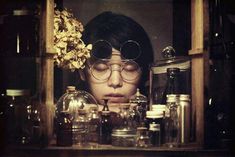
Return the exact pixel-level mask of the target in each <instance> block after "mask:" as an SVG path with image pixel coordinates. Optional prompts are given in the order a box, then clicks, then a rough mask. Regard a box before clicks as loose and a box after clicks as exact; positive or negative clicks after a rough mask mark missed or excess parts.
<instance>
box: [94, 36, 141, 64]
mask: <svg viewBox="0 0 235 157" xmlns="http://www.w3.org/2000/svg"><path fill="white" fill-rule="evenodd" d="M120 52H121V55H122V57H123V58H124V59H131V60H134V59H137V58H138V57H139V56H140V54H141V49H140V45H139V44H138V43H137V42H136V41H133V40H128V41H126V42H124V43H123V44H122V45H121V48H120ZM111 54H112V45H111V44H110V43H109V42H108V41H106V40H98V41H97V42H95V43H94V44H93V48H92V55H93V56H94V57H96V58H99V59H110V57H111Z"/></svg>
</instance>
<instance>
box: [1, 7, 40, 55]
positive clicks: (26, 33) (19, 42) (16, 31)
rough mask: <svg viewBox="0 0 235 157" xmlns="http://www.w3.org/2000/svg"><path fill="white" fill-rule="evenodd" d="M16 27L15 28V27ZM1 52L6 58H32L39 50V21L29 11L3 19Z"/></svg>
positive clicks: (18, 12)
mask: <svg viewBox="0 0 235 157" xmlns="http://www.w3.org/2000/svg"><path fill="white" fill-rule="evenodd" d="M16 25H17V27H15V26H16ZM3 29H4V31H3V37H4V40H2V41H3V44H2V52H4V53H1V55H2V54H3V55H4V56H7V57H19V56H27V57H33V56H35V54H36V53H37V51H38V48H39V46H38V45H39V19H38V18H37V16H35V15H34V13H33V11H31V10H29V9H17V10H13V12H12V14H10V15H8V16H5V17H4V27H3Z"/></svg>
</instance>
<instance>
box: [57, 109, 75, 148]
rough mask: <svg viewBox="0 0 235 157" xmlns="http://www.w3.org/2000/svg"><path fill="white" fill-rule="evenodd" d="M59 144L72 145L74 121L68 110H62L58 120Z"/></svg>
mask: <svg viewBox="0 0 235 157" xmlns="http://www.w3.org/2000/svg"><path fill="white" fill-rule="evenodd" d="M56 144H57V146H72V144H73V142H72V121H71V120H70V115H69V113H68V112H61V113H60V114H59V116H58V121H57V133H56Z"/></svg>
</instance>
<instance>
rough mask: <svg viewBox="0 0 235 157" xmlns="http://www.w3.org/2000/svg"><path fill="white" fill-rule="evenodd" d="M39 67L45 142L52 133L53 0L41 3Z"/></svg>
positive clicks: (49, 138) (48, 140) (45, 0)
mask: <svg viewBox="0 0 235 157" xmlns="http://www.w3.org/2000/svg"><path fill="white" fill-rule="evenodd" d="M41 7H42V8H41V44H40V47H41V58H40V60H41V62H40V64H41V69H40V77H41V79H40V80H41V81H40V84H41V85H40V86H41V88H40V94H41V103H42V105H43V107H42V108H43V112H42V114H43V115H42V122H43V125H44V126H43V132H44V137H45V139H46V141H45V142H46V144H48V142H50V140H51V138H52V134H53V117H54V108H55V107H54V61H53V53H54V52H55V51H54V49H53V45H54V43H53V27H54V25H53V22H54V20H53V19H54V0H43V2H42V4H41Z"/></svg>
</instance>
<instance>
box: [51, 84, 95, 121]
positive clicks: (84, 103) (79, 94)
mask: <svg viewBox="0 0 235 157" xmlns="http://www.w3.org/2000/svg"><path fill="white" fill-rule="evenodd" d="M92 104H95V105H97V101H96V100H95V98H94V97H93V96H92V95H91V94H90V93H88V92H86V91H82V90H76V89H75V86H67V89H66V93H65V94H63V95H62V96H61V97H60V98H59V100H58V101H57V103H56V115H58V114H59V113H60V112H62V111H66V112H68V113H69V114H70V115H71V119H72V120H73V119H75V118H76V117H77V111H78V110H79V109H85V110H87V111H88V110H89V106H90V105H92ZM97 106H98V105H97Z"/></svg>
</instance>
